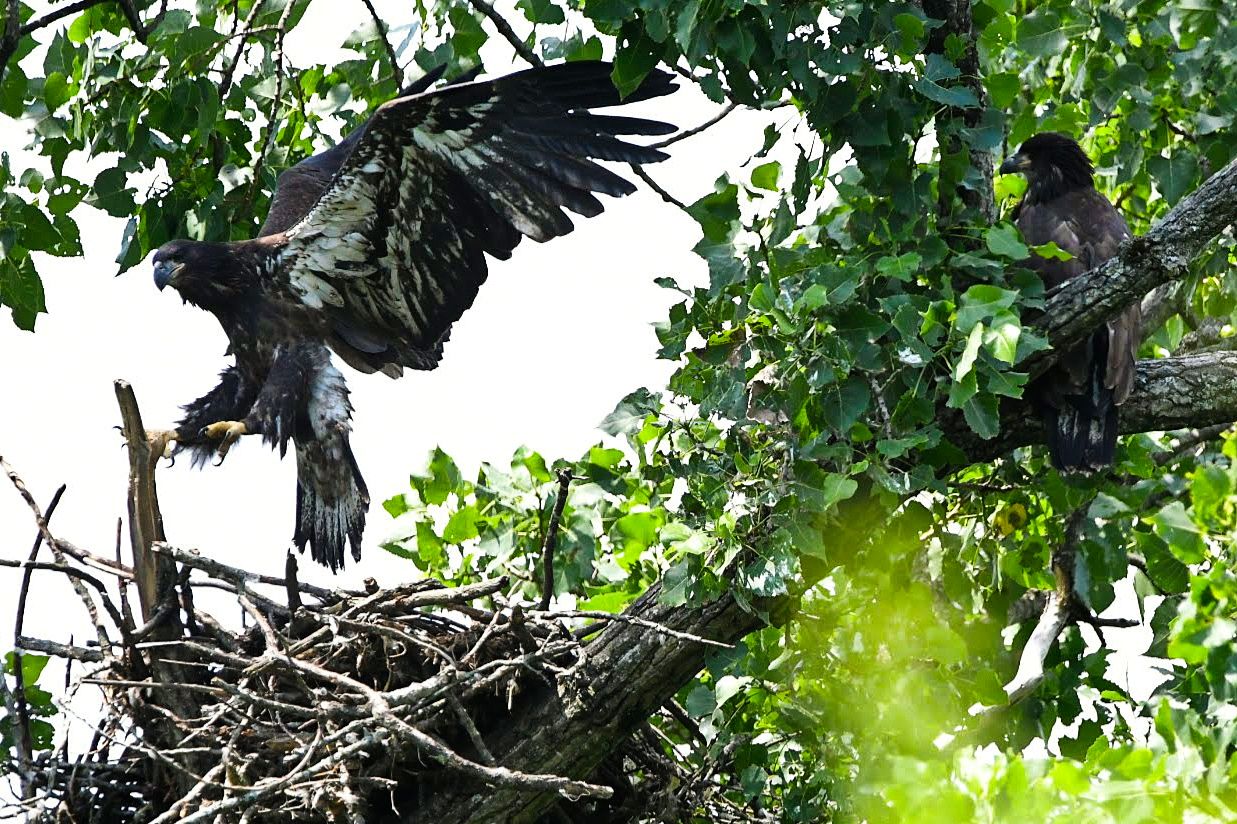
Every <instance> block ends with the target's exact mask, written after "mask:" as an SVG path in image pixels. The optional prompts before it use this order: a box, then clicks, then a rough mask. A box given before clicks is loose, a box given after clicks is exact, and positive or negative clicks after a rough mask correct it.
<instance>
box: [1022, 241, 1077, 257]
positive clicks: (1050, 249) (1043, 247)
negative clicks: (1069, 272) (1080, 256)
mask: <svg viewBox="0 0 1237 824" xmlns="http://www.w3.org/2000/svg"><path fill="white" fill-rule="evenodd" d="M1031 251H1032V252H1034V253H1035V254H1036V255H1038V256H1039V257H1042V258H1047V259H1049V260H1073V259H1074V256H1073V255H1071V254H1070V253H1069V252H1067V251H1065V250H1064V249H1062V248H1061V247H1060V246H1058V245H1057V244H1055V243H1053V242H1052V241H1049V242H1047V243H1041V244H1040V245H1039V246H1032V247H1031Z"/></svg>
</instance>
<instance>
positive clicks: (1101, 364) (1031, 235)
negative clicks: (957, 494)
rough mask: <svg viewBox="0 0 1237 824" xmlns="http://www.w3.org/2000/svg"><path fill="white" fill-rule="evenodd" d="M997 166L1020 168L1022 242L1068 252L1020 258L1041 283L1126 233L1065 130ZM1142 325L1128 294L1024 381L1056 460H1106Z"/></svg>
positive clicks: (1061, 276)
mask: <svg viewBox="0 0 1237 824" xmlns="http://www.w3.org/2000/svg"><path fill="white" fill-rule="evenodd" d="M1000 172H1001V174H1009V173H1014V172H1018V173H1021V174H1024V175H1025V176H1026V178H1027V190H1026V194H1025V195H1023V198H1022V201H1021V202H1020V203H1019V204H1018V205H1017V206H1016V207H1015V208H1014V212H1013V217H1014V221H1015V222H1016V223H1017V225H1018V228H1019V230H1021V231H1022V236H1023V238H1025V239H1026V241H1027V243H1030V244H1032V245H1035V246H1041V245H1043V244H1046V243H1050V242H1051V243H1055V244H1056V245H1057V246H1058V247H1059V248H1060V249H1062V250H1064V251H1065V252H1068V253H1069V254H1070V259H1069V260H1060V259H1059V258H1057V257H1041V256H1039V255H1032V256H1031V257H1030V258H1028V259H1027V260H1026V261H1024V262H1023V265H1025V266H1027V267H1028V268H1030V269H1033V270H1035V271H1036V272H1037V273H1038V274H1039V276H1040V277H1041V278H1043V281H1044V285H1045V286H1047V287H1048V288H1049V289H1052V288H1055V287H1057V286H1060V285H1061V284H1062V283H1065V282H1066V281H1068V280H1070V279H1071V278H1074V277H1077V276H1078V275H1081V274H1082V273H1083V272H1086V271H1088V270H1089V269H1094V268H1095V267H1096V266H1099V265H1100V264H1101V263H1103V262H1104V261H1106V260H1108V259H1109V258H1111V257H1113V256H1115V255H1116V254H1117V251H1118V250H1119V249H1120V247H1121V244H1122V243H1123V242H1125V240H1127V239H1128V238H1129V237H1130V229H1129V226H1127V225H1126V223H1125V219H1124V218H1123V217H1121V213H1120V212H1118V211H1117V209H1116V207H1114V206H1113V205H1112V204H1111V203H1109V202H1108V198H1106V197H1104V196H1103V195H1102V194H1100V193H1099V192H1098V191H1096V189H1095V182H1094V179H1093V173H1094V169H1093V167H1092V166H1091V160H1090V158H1088V157H1087V154H1086V152H1084V151H1083V150H1082V147H1081V146H1079V145H1078V143H1077V142H1076V141H1074V140H1073V139H1072V138H1069V137H1066V136H1065V135H1061V134H1056V133H1055V132H1042V133H1040V134H1037V135H1035V136H1033V137H1030V138H1028V139H1027V140H1026V141H1025V142H1023V144H1022V146H1020V147H1019V149H1018V151H1017V152H1016V153H1015V154H1014V155H1013V156H1012V157H1010V158H1009V159H1008V160H1006V161H1005V162H1004V163H1002V164H1001V168H1000ZM1141 325H1142V315H1141V311H1140V308H1139V305H1138V304H1137V303H1134V304H1132V305H1131V306H1129V307H1128V308H1127V309H1126V310H1125V311H1124V312H1122V313H1121V314H1120V315H1118V316H1117V317H1115V318H1113V319H1112V320H1110V321H1109V322H1108V323H1107V324H1105V325H1104V326H1103V327H1101V328H1099V329H1097V330H1095V332H1093V333H1092V334H1091V337H1090V338H1088V339H1087V340H1086V341H1084V342H1083V343H1082V344H1080V345H1078V346H1077V347H1076V348H1074V349H1072V350H1070V351H1068V352H1063V353H1062V354H1061V356H1060V357H1059V358H1058V359H1057V362H1056V364H1055V365H1054V366H1053V367H1052V369H1051V370H1049V371H1048V372H1047V373H1045V374H1044V375H1042V376H1041V377H1039V378H1038V379H1036V380H1035V382H1034V383H1032V384H1031V385H1030V387H1028V390H1029V391H1028V397H1030V398H1031V399H1032V401H1033V402H1034V403H1035V405H1036V406H1037V407H1038V409H1039V412H1040V415H1041V416H1042V417H1043V420H1044V430H1045V436H1046V439H1047V441H1048V452H1049V455H1050V457H1051V458H1052V463H1053V464H1054V465H1055V466H1056V467H1057V468H1058V469H1061V470H1066V471H1071V470H1083V471H1086V470H1091V469H1098V468H1100V467H1103V466H1107V465H1109V464H1111V463H1112V461H1113V453H1114V452H1115V450H1116V446H1117V433H1118V426H1117V407H1119V406H1120V405H1121V404H1122V403H1124V402H1125V400H1126V398H1128V397H1129V396H1130V392H1131V391H1132V390H1133V388H1134V376H1135V361H1136V360H1137V359H1138V344H1139V341H1140V340H1141V336H1140V334H1139V330H1140V327H1141Z"/></svg>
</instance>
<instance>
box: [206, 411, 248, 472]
mask: <svg viewBox="0 0 1237 824" xmlns="http://www.w3.org/2000/svg"><path fill="white" fill-rule="evenodd" d="M248 434H249V429H248V428H247V427H246V426H245V422H244V421H215V422H214V423H212V424H210V425H208V426H204V427H202V437H204V438H209V439H210V440H212V441H215V440H217V441H219V449H218V450H217V452H216V454H217V455H218V456H219V460H218V461H216V462H215V465H216V466H218V465H219V464H221V463H223V459H224V458H226V457H227V456H228V450H229V449H231V448H232V444H234V443H236V442H237V441H238V440H239V439H240V437H241V435H248Z"/></svg>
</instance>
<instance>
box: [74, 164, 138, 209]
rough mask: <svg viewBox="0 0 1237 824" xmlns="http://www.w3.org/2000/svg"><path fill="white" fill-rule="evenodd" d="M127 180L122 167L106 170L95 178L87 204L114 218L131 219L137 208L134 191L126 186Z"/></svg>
mask: <svg viewBox="0 0 1237 824" xmlns="http://www.w3.org/2000/svg"><path fill="white" fill-rule="evenodd" d="M126 183H127V178H126V175H125V172H124V170H123V169H121V168H120V167H114V168H111V169H104V170H103V171H101V172H99V174H98V176H97V177H96V178H95V181H94V186H92V187H91V193H90V195H89V196H88V197H87V198H86V202H87V203H89V204H90V205H91V206H95V207H98V208H100V209H102V210H103V211H105V212H107V213H108V214H109V215H111V216H112V217H129V215H130V214H131V213H132V212H133V210H134V208H135V204H134V202H133V190H132V189H129V188H127V186H126Z"/></svg>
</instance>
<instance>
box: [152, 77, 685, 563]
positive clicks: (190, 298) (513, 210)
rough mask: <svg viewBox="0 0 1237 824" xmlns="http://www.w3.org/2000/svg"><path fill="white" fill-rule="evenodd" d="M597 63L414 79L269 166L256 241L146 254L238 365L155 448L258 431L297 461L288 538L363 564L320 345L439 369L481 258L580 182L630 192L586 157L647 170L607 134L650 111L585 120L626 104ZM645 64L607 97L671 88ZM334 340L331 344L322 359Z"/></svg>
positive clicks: (573, 195)
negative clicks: (209, 318)
mask: <svg viewBox="0 0 1237 824" xmlns="http://www.w3.org/2000/svg"><path fill="white" fill-rule="evenodd" d="M610 72H611V66H610V64H608V63H602V62H576V63H565V64H561V65H556V66H550V67H545V68H536V69H530V70H528V71H522V72H517V73H515V74H511V75H507V76H505V77H500V78H497V79H493V80H486V81H479V82H462V83H457V84H454V85H448V86H445V87H442V88H439V89H436V90H434V91H429V92H427V91H425V88H428V86H429V85H430V83H431V82H432V81H433V79H435V78H434V77H430V78H429V80H428V82H423V83H421V84H420V87H416V88H410V89H409V90H407V91H408V93H406V94H404V95H403V96H401V97H398V98H396V99H394V100H391V101H389V102H387V103H385V104H384V105H382V106H380V107H379V108H378V110H377V111H376V112H375V113H374V115H373V116H372V117H371V118H370V119H369V120H368V121H367V122H366V123H364V124H363V125H362V126H360V127H359V128H358V129H357V130H356V131H354V132H353V133H351V134H350V135H349V136H348V137H347V138H345V139H344V140H343V141H341V142H340V143H339V144H338V145H336V146H334V147H333V148H330V149H328V150H326V151H323V152H321V153H319V154H316V155H314V156H312V157H309V158H306V159H305V160H302V161H301V162H300V163H298V164H297V165H295V166H293V167H292V168H290V169H288V170H287V171H285V172H283V174H281V175H280V176H279V180H278V186H277V190H276V193H275V197H274V200H273V201H272V203H271V208H270V212H269V213H268V215H267V218H266V222H265V223H264V224H263V226H262V229H261V231H260V233H259V236H258V237H257V238H256V239H254V240H246V241H240V242H232V243H203V242H197V241H192V240H176V241H172V242H170V243H167V244H164V245H163V246H162V247H160V248H159V249H158V251H157V252H156V253H155V256H154V269H155V272H154V274H155V284H156V285H157V286H158V287H159V288H160V289H163V288H164V287H167V286H171V287H172V288H174V289H176V291H178V292H179V293H180V295H181V297H182V298H184V300H185V301H187V302H189V303H192V304H194V305H196V306H199V307H201V308H202V309H206V310H207V311H209V312H211V313H212V314H213V315H214V316H215V317H216V318H217V319H218V320H219V323H220V324H221V325H222V326H223V329H224V332H226V333H227V336H228V341H229V344H230V346H229V352H230V354H232V355H233V356H234V357H235V358H236V363H235V365H233V366H229V367H228V368H227V369H225V370H224V371H223V374H222V376H221V379H220V382H219V385H218V386H216V387H215V388H214V389H213V390H211V391H210V392H208V393H207V394H206V395H204V396H202V397H201V398H198V399H197V400H196V401H194V402H193V403H191V404H189V405H188V406H186V407H185V416H184V418H183V420H181V421H180V423H179V424H177V426H176V428H175V430H173V431H171V432H162V433H151V435H150V438H151V441H152V444H153V445H154V446H155V447H156V448H157V449H159V450H162V448H163V447H164V446H167V445H169V444H174V450H175V451H180V450H190V452H191V453H192V455H193V461H194V463H195V464H197V465H201V464H204V463H206V462H207V461H208V460H209V459H210V458H211V456H212V455H215V454H217V455H218V456H219V459H220V460H221V461H222V459H223V456H225V455H226V454H227V451H228V449H229V447H230V446H231V445H232V444H233V443H234V442H235V441H236V440H237V439H238V438H239V437H241V436H242V435H247V434H253V435H261V436H262V437H263V438H264V439H265V440H266V441H267V442H269V443H270V444H271V445H272V446H278V448H279V450H280V454H281V455H283V454H285V453H286V450H287V447H288V442H289V441H291V442H292V444H293V450H294V452H295V453H296V464H297V490H296V528H295V532H294V536H293V541H294V542H295V544H296V546H297V548H298V549H299V550H302V551H303V550H304V548H305V545H306V544H307V543H308V544H309V547H310V552H311V555H312V556H313V559H314V560H315V561H318V562H320V563H323V564H326V565H327V566H329V567H330V568H331V569H332V570H337V569H339V568H340V567H342V566H343V564H344V546H345V544H346V543H350V544H351V547H352V557H353V558H354V559H356V560H360V551H361V533H362V531H363V529H364V526H365V510H366V506H367V504H368V502H369V495H368V493H367V491H366V489H365V482H364V480H362V478H361V473H360V470H359V469H358V468H357V464H356V460H355V459H354V458H353V455H352V450H351V449H350V448H349V445H348V432H349V429H350V424H349V421H350V419H351V409H352V407H351V405H350V403H349V401H348V390H347V387H346V386H345V385H344V378H343V375H342V374H340V372H339V370H337V369H336V368H335V367H334V366H333V365H332V364H331V358H330V351H334V352H335V353H336V354H337V355H339V356H340V357H341V358H343V360H344V362H345V363H347V364H349V365H350V366H352V367H354V368H356V369H359V370H360V371H362V372H379V371H380V372H383V373H385V374H387V375H390V376H392V377H399V376H400V375H401V374H402V373H403V370H404V368H405V367H407V368H410V369H433V368H435V367H436V366H438V362H439V360H440V359H441V357H442V348H443V342H444V341H446V339H447V336H448V335H449V333H450V330H451V324H453V323H454V322H455V321H456V320H458V319H459V317H460V315H461V314H463V313H464V311H465V310H466V309H468V307H469V306H471V305H472V302H473V298H474V297H476V294H477V289H478V288H479V287H480V286H481V284H482V283H483V282H484V281H485V278H486V271H487V267H486V257H485V256H486V255H487V254H488V255H491V256H493V257H496V258H500V259H505V258H508V257H510V256H511V251H512V249H514V248H515V246H516V244H518V243H519V242H520V240H521V238H522V237H524V236H527V237H530V238H532V239H533V240H536V241H546V240H549V239H550V238H553V237H558V236H559V235H564V234H566V233H568V232H570V231H571V230H572V228H573V226H572V223H571V219H570V218H569V217H568V216H567V215H566V214H565V213H564V212H563V208H566V209H568V210H570V211H572V212H575V213H576V214H580V215H584V216H586V217H592V216H593V215H597V214H599V213H600V212H601V211H602V205H601V203H600V202H599V201H598V200H597V198H596V197H594V195H593V193H594V192H600V193H604V194H607V195H611V196H620V195H626V194H630V193H631V192H633V191H635V187H634V186H633V185H632V184H631V183H630V182H628V181H627V180H625V179H623V178H621V177H619V176H618V175H616V174H614V173H613V172H610V171H608V170H606V169H605V168H603V167H601V166H600V165H598V164H597V163H595V162H593V160H592V159H600V160H612V161H619V162H623V163H651V162H655V161H659V160H663V159H665V157H666V155H665V154H664V153H663V152H660V151H657V150H656V149H651V148H645V147H641V146H636V145H632V144H629V143H626V142H624V141H622V140H619V139H618V138H617V137H616V135H660V134H667V133H669V132H671V131H673V130H674V127H673V126H671V125H669V124H666V123H661V122H658V121H654V120H645V119H640V118H634V117H620V116H606V115H597V114H592V113H590V112H589V111H588V110H589V109H593V108H602V107H606V106H614V105H617V104H619V103H620V100H619V95H618V92H617V91H616V89H615V87H614V84H613V83H612V82H611V79H610ZM673 89H674V85H673V83H672V82H671V77H670V75H668V74H666V73H664V72H659V71H654V72H653V73H652V74H650V75H649V77H648V78H647V79H646V80H645V82H644V83H643V85H641V86H640V88H639V89H637V90H636V91H635V92H634V93H632V94H631V95H629V96H628V97H627V98H625V100H623V101H621V102H633V101H639V100H646V99H648V98H652V97H657V96H660V95H664V94H668V93H669V92H671V91H673ZM328 350H330V351H328Z"/></svg>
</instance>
